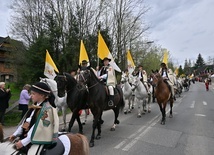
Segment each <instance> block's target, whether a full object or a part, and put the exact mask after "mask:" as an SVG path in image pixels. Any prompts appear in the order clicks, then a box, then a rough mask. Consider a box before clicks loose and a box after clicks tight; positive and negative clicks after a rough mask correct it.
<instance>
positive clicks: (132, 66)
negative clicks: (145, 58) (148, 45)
mask: <svg viewBox="0 0 214 155" xmlns="http://www.w3.org/2000/svg"><path fill="white" fill-rule="evenodd" d="M127 64H128V72H129V73H130V74H132V72H133V71H134V69H135V64H134V61H133V59H132V55H131V52H130V50H128V52H127Z"/></svg>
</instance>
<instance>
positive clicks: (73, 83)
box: [63, 73, 77, 85]
mask: <svg viewBox="0 0 214 155" xmlns="http://www.w3.org/2000/svg"><path fill="white" fill-rule="evenodd" d="M63 75H65V76H66V78H67V79H68V81H69V82H71V83H72V85H76V84H77V80H76V79H75V78H74V77H73V76H71V75H70V74H69V73H63Z"/></svg>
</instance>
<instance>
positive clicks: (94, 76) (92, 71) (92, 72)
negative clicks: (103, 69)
mask: <svg viewBox="0 0 214 155" xmlns="http://www.w3.org/2000/svg"><path fill="white" fill-rule="evenodd" d="M89 70H90V73H91V76H92V77H93V78H94V79H95V80H96V81H97V82H99V83H101V81H100V80H99V79H98V78H97V76H96V75H95V72H96V71H95V70H94V69H93V68H92V67H90V68H89Z"/></svg>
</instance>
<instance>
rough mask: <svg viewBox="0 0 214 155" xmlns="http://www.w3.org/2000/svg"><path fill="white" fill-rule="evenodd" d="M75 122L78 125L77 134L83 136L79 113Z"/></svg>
mask: <svg viewBox="0 0 214 155" xmlns="http://www.w3.org/2000/svg"><path fill="white" fill-rule="evenodd" d="M76 120H77V123H78V125H79V133H80V134H83V126H82V123H81V120H80V115H79V113H78V114H77V115H76Z"/></svg>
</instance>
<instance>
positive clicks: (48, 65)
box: [44, 50, 59, 79]
mask: <svg viewBox="0 0 214 155" xmlns="http://www.w3.org/2000/svg"><path fill="white" fill-rule="evenodd" d="M55 71H56V72H57V73H59V70H58V69H57V67H56V65H55V63H54V62H53V60H52V58H51V56H50V54H49V52H48V50H46V59H45V70H44V75H45V76H47V77H48V78H49V79H54V78H55V76H56V73H55Z"/></svg>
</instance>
